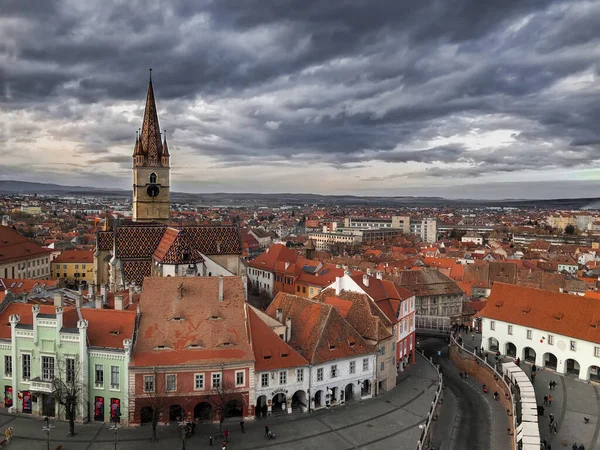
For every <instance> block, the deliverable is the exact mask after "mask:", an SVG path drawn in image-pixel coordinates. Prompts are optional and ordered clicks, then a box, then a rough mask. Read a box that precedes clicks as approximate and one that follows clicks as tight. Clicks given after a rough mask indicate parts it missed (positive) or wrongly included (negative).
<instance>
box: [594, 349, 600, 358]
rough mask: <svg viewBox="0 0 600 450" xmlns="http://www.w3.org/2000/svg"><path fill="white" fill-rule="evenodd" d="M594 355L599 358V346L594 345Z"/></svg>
mask: <svg viewBox="0 0 600 450" xmlns="http://www.w3.org/2000/svg"><path fill="white" fill-rule="evenodd" d="M594 356H595V357H596V358H600V347H594Z"/></svg>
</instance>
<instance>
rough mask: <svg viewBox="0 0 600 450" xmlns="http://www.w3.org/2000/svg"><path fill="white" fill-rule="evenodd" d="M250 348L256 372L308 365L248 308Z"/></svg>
mask: <svg viewBox="0 0 600 450" xmlns="http://www.w3.org/2000/svg"><path fill="white" fill-rule="evenodd" d="M248 320H249V322H250V334H251V336H252V348H253V349H254V358H255V360H256V362H255V363H254V369H255V370H256V371H257V372H260V371H264V370H273V369H285V368H288V367H299V366H306V365H308V361H307V360H306V359H304V358H303V357H302V355H300V353H298V352H297V351H296V350H294V349H293V348H292V347H290V346H289V345H288V344H287V343H286V342H285V341H283V340H281V338H280V337H279V336H277V335H276V334H275V332H274V331H273V330H271V328H269V326H268V325H267V324H266V323H264V322H263V321H262V320H261V319H260V317H259V316H258V314H257V313H256V312H255V311H254V310H253V308H248Z"/></svg>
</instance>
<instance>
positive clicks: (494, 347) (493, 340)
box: [488, 337, 500, 352]
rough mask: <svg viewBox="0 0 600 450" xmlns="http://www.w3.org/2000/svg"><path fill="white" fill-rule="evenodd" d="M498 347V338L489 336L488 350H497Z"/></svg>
mask: <svg viewBox="0 0 600 450" xmlns="http://www.w3.org/2000/svg"><path fill="white" fill-rule="evenodd" d="M499 348H500V343H499V342H498V339H496V338H494V337H491V338H489V339H488V350H489V351H491V352H497V351H498V349H499Z"/></svg>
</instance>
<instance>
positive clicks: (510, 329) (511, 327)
mask: <svg viewBox="0 0 600 450" xmlns="http://www.w3.org/2000/svg"><path fill="white" fill-rule="evenodd" d="M512 333H513V326H512V325H509V326H508V334H512Z"/></svg>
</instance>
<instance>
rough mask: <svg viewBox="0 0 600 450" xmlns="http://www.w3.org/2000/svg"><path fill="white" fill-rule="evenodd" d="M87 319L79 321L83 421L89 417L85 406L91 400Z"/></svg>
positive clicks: (80, 407)
mask: <svg viewBox="0 0 600 450" xmlns="http://www.w3.org/2000/svg"><path fill="white" fill-rule="evenodd" d="M87 327H88V321H87V320H79V321H77V328H78V329H79V374H80V380H79V382H80V383H81V386H82V389H81V401H80V403H79V414H78V415H79V417H81V419H82V420H83V421H86V420H88V419H89V417H87V410H88V408H84V404H87V402H89V400H90V399H89V386H88V385H89V382H88V381H89V378H90V376H89V369H88V366H89V354H88V348H87Z"/></svg>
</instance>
